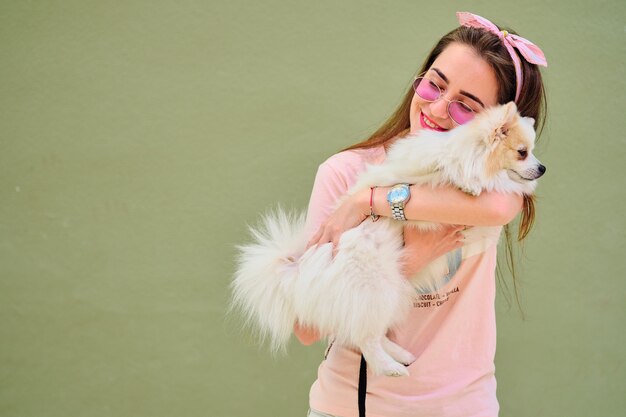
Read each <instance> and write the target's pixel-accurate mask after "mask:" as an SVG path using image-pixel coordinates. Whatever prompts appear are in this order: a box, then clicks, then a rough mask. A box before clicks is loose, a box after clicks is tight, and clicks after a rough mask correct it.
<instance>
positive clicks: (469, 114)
mask: <svg viewBox="0 0 626 417" xmlns="http://www.w3.org/2000/svg"><path fill="white" fill-rule="evenodd" d="M413 89H414V90H415V94H417V95H418V96H419V97H420V98H422V99H423V100H426V101H429V102H435V101H437V100H439V99H440V98H442V96H443V92H442V91H441V88H439V86H438V85H437V84H436V83H435V82H434V81H432V80H429V79H428V78H425V77H417V78H415V81H413ZM443 99H444V100H446V101H447V102H448V107H447V110H448V115H449V116H450V118H451V119H452V120H453V121H454V123H456V124H458V125H462V124H465V123H467V122H469V121H470V120H472V119H473V118H474V116H476V112H475V111H474V110H473V109H472V108H471V107H470V106H468V105H467V104H465V103H463V102H462V101H458V100H448V99H446V98H445V97H444V98H443Z"/></svg>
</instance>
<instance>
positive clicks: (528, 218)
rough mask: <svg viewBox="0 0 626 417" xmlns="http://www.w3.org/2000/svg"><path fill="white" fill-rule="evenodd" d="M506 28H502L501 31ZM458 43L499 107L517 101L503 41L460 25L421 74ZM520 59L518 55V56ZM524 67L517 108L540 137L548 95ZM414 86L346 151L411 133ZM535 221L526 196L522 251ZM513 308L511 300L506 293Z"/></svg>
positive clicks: (510, 258) (511, 261) (531, 68)
mask: <svg viewBox="0 0 626 417" xmlns="http://www.w3.org/2000/svg"><path fill="white" fill-rule="evenodd" d="M499 29H503V28H499ZM504 29H506V30H507V31H508V32H509V33H512V34H514V35H516V34H517V33H516V32H515V31H513V30H511V29H509V28H504ZM453 42H458V43H461V44H464V45H468V46H470V47H472V48H473V49H474V50H475V51H476V52H477V53H478V56H480V57H481V58H482V59H484V60H485V61H486V62H487V63H488V64H489V66H490V67H491V68H492V69H493V71H494V72H495V74H496V79H497V81H498V96H497V101H498V104H505V103H508V102H509V101H513V100H514V98H515V87H516V84H515V82H516V79H515V67H514V65H513V60H512V59H511V56H510V55H509V52H508V50H507V49H506V47H505V46H504V44H503V43H502V40H501V39H500V38H499V37H498V36H497V35H495V34H493V33H491V32H488V31H486V30H483V29H479V28H472V27H466V26H460V27H458V28H456V29H454V30H452V31H451V32H449V33H448V34H446V35H445V36H444V37H443V38H441V39H440V40H439V42H438V43H437V44H436V45H435V47H434V48H433V49H432V51H431V52H430V54H429V55H428V57H427V58H426V60H425V61H424V63H423V65H422V67H421V69H420V71H419V73H420V74H421V73H424V72H426V71H427V70H428V69H429V68H430V67H431V65H432V64H433V62H434V61H435V59H437V57H438V56H439V54H440V53H441V52H442V51H443V50H444V49H445V48H446V47H447V46H448V45H450V44H451V43H453ZM516 53H517V51H516ZM518 56H519V53H518ZM520 61H521V65H522V76H523V80H524V82H523V84H522V89H521V92H520V96H519V99H518V101H517V102H516V105H517V109H518V111H519V112H520V114H521V115H522V116H525V117H532V118H533V119H535V130H536V132H537V138H539V135H540V134H541V132H542V131H543V127H544V125H545V119H546V108H547V102H546V94H545V90H544V86H543V80H542V78H541V73H540V72H539V68H538V67H537V66H536V65H534V64H530V63H528V62H527V61H526V60H525V59H524V58H523V57H521V56H520ZM413 94H414V90H413V85H412V83H411V86H410V87H409V89H408V91H407V93H406V94H405V96H404V98H403V100H402V102H401V103H400V105H399V106H398V108H397V109H396V110H395V111H394V113H393V114H392V115H391V116H390V117H389V118H388V119H387V120H386V121H385V122H384V123H383V125H382V126H381V127H380V128H378V130H376V131H375V132H374V133H373V134H372V135H371V136H370V137H369V138H367V139H366V140H364V141H362V142H359V143H357V144H355V145H352V146H350V147H348V148H346V149H344V150H349V149H360V148H373V147H376V146H379V145H385V144H386V143H387V142H388V141H390V140H392V139H394V138H396V137H404V136H406V135H407V134H408V133H409V129H410V121H409V110H410V107H411V100H412V99H413ZM534 220H535V197H534V196H532V195H531V196H524V206H523V208H522V217H521V220H520V222H519V228H518V236H517V241H518V242H519V243H520V245H521V246H522V248H523V240H524V238H526V236H528V233H529V232H530V229H531V228H532V226H533V223H534ZM504 235H505V238H506V262H507V265H508V267H509V270H510V271H511V274H512V276H513V286H514V288H515V299H516V300H517V304H518V306H519V307H520V311H521V312H522V317H523V314H524V312H523V310H522V308H521V305H520V301H519V294H518V291H517V288H518V286H517V277H516V274H515V255H514V252H513V243H512V236H511V230H510V229H509V225H505V226H504ZM497 272H498V280H499V282H501V283H502V285H504V287H505V288H507V289H508V286H507V285H506V282H505V281H504V280H503V279H502V277H501V269H500V265H499V263H498V268H497ZM504 295H505V297H506V300H507V302H508V303H509V307H510V299H509V297H508V296H507V294H506V293H505V294H504Z"/></svg>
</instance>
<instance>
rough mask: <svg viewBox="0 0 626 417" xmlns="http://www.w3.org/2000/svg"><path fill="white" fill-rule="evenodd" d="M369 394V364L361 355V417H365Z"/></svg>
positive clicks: (359, 396)
mask: <svg viewBox="0 0 626 417" xmlns="http://www.w3.org/2000/svg"><path fill="white" fill-rule="evenodd" d="M366 392H367V363H366V362H365V357H364V356H363V355H362V354H361V367H360V368H359V392H358V402H359V417H365V393H366Z"/></svg>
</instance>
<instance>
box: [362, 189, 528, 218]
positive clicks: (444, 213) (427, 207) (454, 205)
mask: <svg viewBox="0 0 626 417" xmlns="http://www.w3.org/2000/svg"><path fill="white" fill-rule="evenodd" d="M390 189H391V187H378V188H375V189H374V199H373V206H374V212H375V213H376V214H379V215H381V216H391V208H390V207H389V203H388V202H387V192H388V191H389V190H390ZM358 194H359V195H358V196H355V197H356V198H357V201H359V202H360V204H359V205H360V207H361V209H359V210H360V211H361V212H363V211H365V212H369V198H370V190H369V189H367V190H363V191H361V192H359V193H358ZM523 201H524V200H523V197H522V196H520V195H518V194H513V193H498V192H495V191H491V192H483V193H481V194H480V195H479V196H472V195H469V194H466V193H464V192H463V191H461V190H459V189H457V188H455V187H453V186H442V187H437V188H432V187H431V186H429V185H419V186H418V185H412V186H411V199H410V200H409V201H408V202H407V204H406V205H405V207H404V215H405V216H406V218H407V219H411V220H424V221H431V222H437V223H451V224H464V225H470V226H501V225H505V224H507V223H509V222H510V221H511V220H513V219H514V218H515V216H517V214H518V213H519V212H520V210H521V209H522V204H523Z"/></svg>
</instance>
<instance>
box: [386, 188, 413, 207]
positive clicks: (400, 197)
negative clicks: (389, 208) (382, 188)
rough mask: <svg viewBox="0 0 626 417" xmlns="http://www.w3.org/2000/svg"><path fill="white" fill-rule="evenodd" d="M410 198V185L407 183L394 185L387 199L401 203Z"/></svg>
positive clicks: (392, 202)
mask: <svg viewBox="0 0 626 417" xmlns="http://www.w3.org/2000/svg"><path fill="white" fill-rule="evenodd" d="M408 198H409V187H407V186H406V185H403V186H397V187H393V188H392V189H391V190H390V191H389V194H388V195H387V201H389V202H390V203H391V204H394V203H401V202H403V201H406V200H407V199H408Z"/></svg>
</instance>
